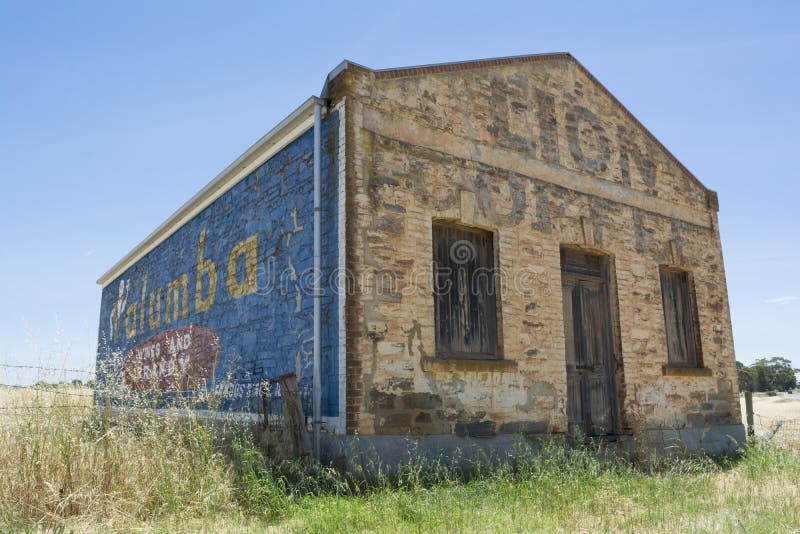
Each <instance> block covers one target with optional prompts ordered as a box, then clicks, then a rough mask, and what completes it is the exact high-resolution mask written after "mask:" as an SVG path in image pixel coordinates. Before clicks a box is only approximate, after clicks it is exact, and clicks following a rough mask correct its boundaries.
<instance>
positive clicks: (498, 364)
mask: <svg viewBox="0 0 800 534" xmlns="http://www.w3.org/2000/svg"><path fill="white" fill-rule="evenodd" d="M422 370H423V371H425V372H442V373H448V372H449V373H454V372H461V373H470V372H471V373H515V372H516V371H517V362H516V361H515V360H497V359H492V360H474V359H472V360H468V359H457V358H448V359H445V358H423V359H422Z"/></svg>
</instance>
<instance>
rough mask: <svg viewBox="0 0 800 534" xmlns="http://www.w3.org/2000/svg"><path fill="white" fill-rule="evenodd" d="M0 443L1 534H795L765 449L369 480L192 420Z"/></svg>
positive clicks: (45, 414) (69, 420) (589, 459)
mask: <svg viewBox="0 0 800 534" xmlns="http://www.w3.org/2000/svg"><path fill="white" fill-rule="evenodd" d="M67 393H69V392H65V393H64V395H66V394H67ZM73 393H74V392H73ZM26 402H29V401H26ZM48 402H50V401H49V400H48ZM60 402H61V401H59V402H58V403H51V404H52V405H53V406H56V405H58V404H59V403H60ZM0 430H2V432H0V531H3V532H5V531H9V530H37V529H41V528H49V527H64V528H65V529H66V530H67V531H69V530H76V531H100V532H105V531H112V530H121V531H131V530H137V531H138V530H144V531H155V532H176V531H185V532H201V531H205V532H220V531H232V532H236V531H241V532H250V531H264V530H271V531H280V532H283V531H286V532H458V531H470V532H473V531H475V532H530V531H537V530H538V531H548V532H550V531H563V532H574V531H586V532H589V531H592V532H594V531H628V532H670V533H674V532H730V531H746V532H793V531H796V530H798V529H800V506H799V505H798V504H797V503H799V502H800V490H799V489H798V486H799V485H800V457H797V456H794V455H792V454H790V453H788V452H787V451H786V450H784V449H781V448H778V447H776V446H774V445H770V444H767V443H765V442H756V443H754V444H750V445H749V446H748V447H747V448H746V449H745V450H744V451H743V452H744V454H743V455H742V457H741V458H739V459H735V460H726V459H720V460H717V461H712V460H711V459H708V458H681V459H675V460H672V461H669V462H667V461H655V460H644V461H638V462H632V461H628V460H623V459H609V455H608V454H598V453H597V451H593V450H590V449H588V448H575V449H567V448H565V447H563V446H562V445H561V444H559V443H558V442H557V441H555V440H554V441H553V442H552V443H550V444H547V445H545V446H544V447H543V449H540V450H539V451H534V450H533V449H531V448H530V447H528V446H527V445H525V443H524V442H522V441H521V442H520V446H519V449H518V451H517V453H518V457H517V459H515V460H511V459H509V460H507V461H504V462H499V463H494V464H491V463H483V464H482V465H481V464H475V465H474V466H473V468H472V469H471V470H469V471H467V472H461V471H456V470H454V469H451V468H448V467H446V466H445V465H443V464H442V463H437V462H433V463H432V464H431V463H428V464H425V463H424V462H422V459H419V460H417V461H415V462H412V463H411V464H409V465H406V466H404V467H403V468H402V469H401V470H400V471H399V472H397V473H394V474H386V472H382V473H378V474H372V475H369V476H366V474H364V473H361V474H359V473H355V474H350V475H345V474H342V473H340V472H338V471H336V470H334V469H332V468H330V467H324V466H320V465H318V464H314V463H313V462H303V461H300V460H284V461H281V462H275V461H271V460H269V459H267V458H265V456H264V455H263V454H262V453H261V451H260V450H259V449H258V448H257V447H256V446H254V445H253V440H252V439H251V437H250V436H249V435H248V433H247V432H246V431H244V430H242V429H238V430H235V432H234V435H236V436H237V437H236V439H234V440H233V441H230V440H226V439H224V437H225V436H227V437H230V435H231V432H232V430H231V428H230V427H228V428H225V429H223V430H224V434H223V432H222V431H221V430H220V429H218V428H217V427H214V428H210V427H209V426H207V425H206V424H205V423H204V422H203V421H201V420H198V419H195V418H194V417H193V416H192V415H191V412H189V415H188V416H185V417H181V418H160V417H154V416H152V415H145V414H141V415H136V414H132V415H130V416H127V417H117V418H115V419H113V420H111V419H108V418H106V417H103V416H102V412H101V413H100V414H98V413H97V412H96V411H94V410H86V409H81V410H73V411H70V410H65V409H60V408H47V406H43V407H42V409H36V410H33V411H26V412H25V413H24V414H22V415H18V416H14V417H13V418H9V417H6V418H5V419H4V420H3V421H0Z"/></svg>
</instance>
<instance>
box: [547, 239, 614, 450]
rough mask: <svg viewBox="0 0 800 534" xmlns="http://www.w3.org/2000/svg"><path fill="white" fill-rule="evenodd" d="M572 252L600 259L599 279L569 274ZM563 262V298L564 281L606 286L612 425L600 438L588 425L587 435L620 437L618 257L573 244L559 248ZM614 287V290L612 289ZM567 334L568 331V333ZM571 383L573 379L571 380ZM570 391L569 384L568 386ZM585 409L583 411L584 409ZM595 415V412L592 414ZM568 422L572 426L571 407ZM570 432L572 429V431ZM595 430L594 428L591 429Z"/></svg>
mask: <svg viewBox="0 0 800 534" xmlns="http://www.w3.org/2000/svg"><path fill="white" fill-rule="evenodd" d="M570 251H573V252H580V253H583V254H586V255H591V256H595V257H597V258H599V260H600V273H599V276H598V275H595V274H593V273H589V272H577V271H569V270H567V269H566V262H565V253H569V252H570ZM559 263H560V271H561V287H562V298H563V287H564V285H565V284H564V281H565V280H570V281H571V282H573V283H580V282H589V283H594V284H597V283H599V284H600V285H601V287H602V289H601V291H602V295H603V298H604V299H605V307H606V308H607V313H608V316H607V320H606V321H604V322H605V330H606V332H605V337H606V347H607V348H606V353H605V359H604V362H603V366H604V374H605V379H606V384H607V392H606V395H607V398H608V403H609V404H610V406H609V408H610V412H611V422H610V424H609V425H608V427H609V430H608V433H607V434H604V435H602V436H600V435H593V434H592V433H590V432H588V433H587V432H586V428H585V426H584V429H582V430H583V432H584V434H585V436H586V437H587V438H598V437H603V436H605V437H615V436H618V435H620V431H621V428H622V424H621V417H620V406H619V404H620V395H621V394H622V391H621V382H622V383H624V381H622V380H621V377H620V376H619V371H620V369H618V367H620V368H621V366H619V365H618V354H619V347H618V342H617V340H618V336H617V328H618V325H619V307H618V306H617V305H616V302H615V301H614V299H613V298H612V296H613V295H615V294H616V291H614V290H615V289H616V280H613V278H614V277H613V274H614V256H613V255H611V254H609V253H608V252H606V251H604V250H601V249H597V248H592V247H586V246H581V245H569V244H562V245H561V246H560V247H559ZM612 284H613V287H612ZM562 309H563V303H562ZM563 320H564V321H567V320H569V321H572V320H573V318H572V317H569V318H567V317H563ZM565 334H566V332H565ZM566 343H567V340H566V339H565V346H564V365H565V367H566V365H567V353H566V350H567V347H566ZM567 380H569V378H567ZM567 387H568V388H569V385H567ZM566 402H567V403H569V394H567V399H566ZM581 409H583V408H581ZM590 413H591V412H590ZM567 420H568V424H569V406H567ZM568 430H569V428H568ZM590 430H591V429H590Z"/></svg>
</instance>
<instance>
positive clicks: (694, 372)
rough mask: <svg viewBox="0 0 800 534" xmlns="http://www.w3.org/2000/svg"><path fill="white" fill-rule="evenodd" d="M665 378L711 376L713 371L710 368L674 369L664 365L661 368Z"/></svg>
mask: <svg viewBox="0 0 800 534" xmlns="http://www.w3.org/2000/svg"><path fill="white" fill-rule="evenodd" d="M661 373H662V374H663V375H664V376H711V375H712V372H711V369H709V368H708V367H674V366H669V365H664V366H662V367H661Z"/></svg>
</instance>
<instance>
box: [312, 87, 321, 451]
mask: <svg viewBox="0 0 800 534" xmlns="http://www.w3.org/2000/svg"><path fill="white" fill-rule="evenodd" d="M321 130H322V101H321V100H319V99H317V100H316V102H315V103H314V376H313V383H312V394H313V399H312V402H313V415H312V422H311V426H312V429H313V432H314V458H316V459H317V460H319V432H320V425H321V424H322V418H321V415H322V379H321V376H320V375H321V374H322V364H321V358H320V334H321V332H322V324H321V311H322V306H321V304H322V302H321V300H322V287H321V285H322V270H321V268H322V250H321V249H322V232H321V223H322V221H321V219H322V206H321V204H322V202H321V196H322V193H321V189H322V187H321V183H322V179H321V176H320V175H321V167H322V131H321Z"/></svg>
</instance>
